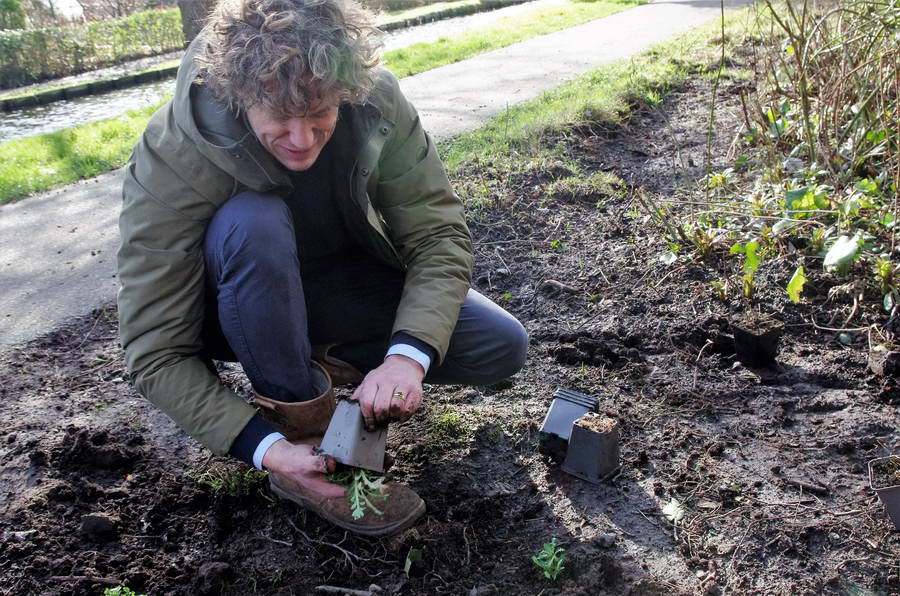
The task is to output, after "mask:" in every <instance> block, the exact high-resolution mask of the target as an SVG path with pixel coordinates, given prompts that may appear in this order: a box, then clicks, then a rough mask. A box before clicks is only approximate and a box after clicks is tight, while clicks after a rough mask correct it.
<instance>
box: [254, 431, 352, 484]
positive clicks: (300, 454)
mask: <svg viewBox="0 0 900 596" xmlns="http://www.w3.org/2000/svg"><path fill="white" fill-rule="evenodd" d="M262 464H263V468H264V469H266V470H268V471H270V472H274V473H275V474H278V475H280V476H284V477H286V478H288V479H290V480H292V481H294V482H296V483H297V484H299V485H300V486H302V487H303V488H305V489H306V490H307V491H309V492H311V493H314V494H316V495H320V496H322V497H325V498H329V499H330V498H334V497H343V496H344V495H345V494H346V492H347V491H346V489H345V488H344V487H343V486H340V485H338V484H335V483H333V482H331V481H330V480H328V474H330V473H332V472H334V469H335V466H336V465H337V464H336V463H335V461H334V458H332V457H331V456H328V455H325V454H318V455H317V454H315V453H313V446H312V445H293V444H291V443H288V442H287V440H285V439H280V440H278V441H275V442H274V443H272V446H271V447H269V449H268V451H266V454H265V456H263V461H262Z"/></svg>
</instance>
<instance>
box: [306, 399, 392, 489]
mask: <svg viewBox="0 0 900 596" xmlns="http://www.w3.org/2000/svg"><path fill="white" fill-rule="evenodd" d="M386 441H387V426H382V427H379V428H377V429H375V430H374V431H372V432H369V431H367V430H366V427H365V425H364V424H363V417H362V412H361V411H360V409H359V403H358V402H355V401H348V400H343V399H342V400H339V401H338V403H337V408H336V409H335V411H334V415H332V417H331V422H330V423H329V424H328V430H326V431H325V437H324V438H323V439H322V445H321V446H320V447H319V450H320V451H322V452H323V453H325V454H327V455H330V456H331V457H333V458H334V459H335V460H337V461H338V462H340V463H342V464H345V465H348V466H353V467H354V468H364V469H366V470H371V471H373V472H378V473H384V449H385V442H386Z"/></svg>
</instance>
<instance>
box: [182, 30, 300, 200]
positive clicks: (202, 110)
mask: <svg viewBox="0 0 900 596" xmlns="http://www.w3.org/2000/svg"><path fill="white" fill-rule="evenodd" d="M205 44H206V41H205V36H204V35H203V34H202V33H201V34H200V35H198V36H197V37H196V38H195V39H194V41H192V42H191V45H190V46H188V49H187V51H186V52H185V54H184V57H183V58H182V61H181V67H180V68H179V69H178V77H177V79H176V83H175V96H174V97H173V98H172V111H173V114H174V117H175V123H176V125H177V126H178V127H179V128H180V129H181V130H182V131H183V132H184V134H185V135H187V137H188V138H190V139H191V140H192V141H193V142H194V144H195V146H196V147H197V149H198V150H199V151H200V153H202V154H203V155H204V156H205V157H206V158H208V159H209V160H210V161H211V162H213V163H214V164H216V165H217V166H218V167H220V168H222V169H223V170H225V171H226V172H229V173H230V174H231V175H232V176H234V178H235V179H236V180H237V181H238V183H240V184H242V185H244V186H246V187H248V188H252V189H254V190H258V191H267V190H271V189H273V188H275V187H278V186H286V185H289V184H290V182H289V179H288V175H287V173H286V172H285V171H284V169H283V168H282V167H281V165H280V164H279V163H278V161H277V160H276V159H275V158H274V157H272V155H271V154H270V153H269V152H268V151H266V149H265V148H264V147H263V146H262V145H261V144H260V143H259V141H257V139H256V136H255V135H254V134H253V131H251V130H250V129H249V127H248V126H247V124H246V123H245V122H244V120H243V118H240V117H239V116H237V115H236V114H235V113H234V112H233V111H232V110H230V109H229V108H228V106H226V105H224V104H222V103H221V102H219V101H218V100H217V99H215V98H214V97H213V95H212V93H211V92H210V91H209V89H207V88H206V87H204V86H203V85H199V84H197V83H196V80H197V75H198V74H199V72H200V65H199V64H197V62H196V61H195V60H194V58H195V57H196V56H197V55H198V54H199V53H200V52H201V51H202V50H203V47H204V45H205Z"/></svg>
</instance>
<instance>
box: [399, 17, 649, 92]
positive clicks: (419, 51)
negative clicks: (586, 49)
mask: <svg viewBox="0 0 900 596" xmlns="http://www.w3.org/2000/svg"><path fill="white" fill-rule="evenodd" d="M643 1H644V0H580V1H577V2H568V3H565V4H560V5H558V6H545V7H542V8H537V9H535V10H531V11H528V12H527V13H524V14H520V15H516V16H508V17H503V18H502V19H500V20H498V21H497V22H496V23H495V24H493V25H491V26H489V27H482V28H479V29H472V30H471V31H466V32H465V33H462V34H460V35H457V36H454V37H449V38H441V39H439V40H437V41H435V42H431V43H416V44H413V45H411V46H408V47H405V48H401V49H399V50H392V51H390V52H386V53H385V55H384V61H385V65H386V66H387V67H388V68H389V69H390V71H391V72H393V73H394V74H395V75H397V76H398V77H401V78H402V77H407V76H411V75H414V74H418V73H420V72H425V71H426V70H431V69H432V68H437V67H439V66H444V65H446V64H452V63H454V62H460V61H461V60H465V59H466V58H471V57H472V56H476V55H478V54H484V53H487V52H490V51H493V50H498V49H500V48H505V47H507V46H510V45H513V44H515V43H519V42H520V41H525V40H526V39H531V38H532V37H538V36H540V35H547V34H549V33H554V32H556V31H560V30H562V29H568V28H570V27H575V26H576V25H581V24H582V23H587V22H588V21H593V20H596V19H600V18H603V17H607V16H609V15H611V14H615V13H617V12H621V11H623V10H626V9H628V8H631V7H633V6H637V5H638V4H642V3H643Z"/></svg>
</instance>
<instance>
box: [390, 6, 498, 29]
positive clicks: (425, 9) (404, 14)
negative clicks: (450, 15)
mask: <svg viewBox="0 0 900 596" xmlns="http://www.w3.org/2000/svg"><path fill="white" fill-rule="evenodd" d="M479 4H481V0H459V1H458V2H435V3H433V4H424V5H422V6H416V7H415V8H407V9H406V10H398V11H392V12H385V13H382V14H380V15H378V18H377V19H376V21H377V22H378V25H379V26H380V25H386V24H388V23H396V22H398V21H406V20H409V19H415V18H417V17H422V16H426V15H430V14H434V13H437V12H443V11H445V10H452V9H454V8H462V7H463V6H477V5H479Z"/></svg>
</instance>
